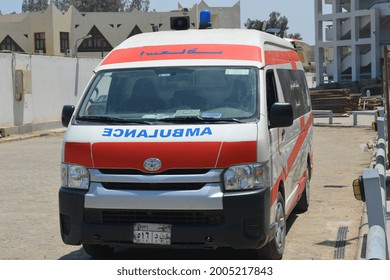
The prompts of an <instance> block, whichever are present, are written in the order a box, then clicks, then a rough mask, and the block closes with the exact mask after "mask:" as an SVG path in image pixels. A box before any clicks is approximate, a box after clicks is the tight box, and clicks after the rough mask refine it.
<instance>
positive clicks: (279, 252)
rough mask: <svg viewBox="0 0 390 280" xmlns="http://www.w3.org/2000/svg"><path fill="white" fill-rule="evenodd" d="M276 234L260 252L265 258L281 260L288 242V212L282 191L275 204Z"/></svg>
mask: <svg viewBox="0 0 390 280" xmlns="http://www.w3.org/2000/svg"><path fill="white" fill-rule="evenodd" d="M275 226H276V229H275V234H274V236H273V238H272V239H271V240H270V242H269V243H268V244H267V245H266V246H265V247H264V248H262V249H260V254H261V255H262V257H263V258H265V259H269V260H280V259H282V257H283V253H284V247H285V244H286V214H285V211H284V199H283V196H282V194H281V193H279V194H278V198H277V201H276V206H275Z"/></svg>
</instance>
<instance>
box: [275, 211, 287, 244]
mask: <svg viewBox="0 0 390 280" xmlns="http://www.w3.org/2000/svg"><path fill="white" fill-rule="evenodd" d="M276 225H277V229H276V233H275V243H276V246H277V247H278V248H279V249H280V248H282V247H283V246H284V240H285V238H286V237H285V234H284V232H285V229H286V219H285V217H284V209H283V205H282V204H281V203H278V204H277V205H276Z"/></svg>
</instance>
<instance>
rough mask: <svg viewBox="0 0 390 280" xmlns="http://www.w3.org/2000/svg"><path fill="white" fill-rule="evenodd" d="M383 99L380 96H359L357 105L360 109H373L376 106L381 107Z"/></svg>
mask: <svg viewBox="0 0 390 280" xmlns="http://www.w3.org/2000/svg"><path fill="white" fill-rule="evenodd" d="M383 106H384V100H383V97H382V96H378V95H376V96H371V97H361V98H359V107H360V109H361V110H375V109H376V108H377V107H383Z"/></svg>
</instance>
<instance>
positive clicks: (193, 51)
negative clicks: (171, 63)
mask: <svg viewBox="0 0 390 280" xmlns="http://www.w3.org/2000/svg"><path fill="white" fill-rule="evenodd" d="M184 54H190V55H196V54H211V55H218V54H222V50H220V51H215V52H208V51H207V52H205V51H198V48H195V49H189V50H187V49H183V50H181V51H178V52H171V51H162V52H145V51H142V52H141V53H140V57H143V56H144V55H146V56H156V55H184Z"/></svg>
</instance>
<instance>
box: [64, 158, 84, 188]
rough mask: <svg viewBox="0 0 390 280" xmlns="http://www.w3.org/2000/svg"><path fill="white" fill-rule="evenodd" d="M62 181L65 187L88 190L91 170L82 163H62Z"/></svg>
mask: <svg viewBox="0 0 390 280" xmlns="http://www.w3.org/2000/svg"><path fill="white" fill-rule="evenodd" d="M61 183H62V186H63V187H65V188H73V189H82V190H88V188H89V171H88V169H86V168H85V167H83V166H80V165H73V164H62V166H61Z"/></svg>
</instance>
